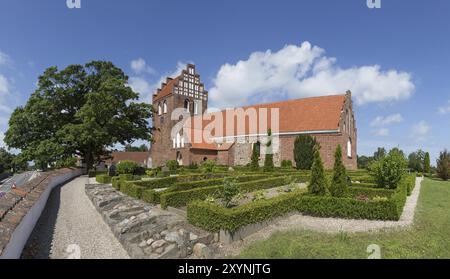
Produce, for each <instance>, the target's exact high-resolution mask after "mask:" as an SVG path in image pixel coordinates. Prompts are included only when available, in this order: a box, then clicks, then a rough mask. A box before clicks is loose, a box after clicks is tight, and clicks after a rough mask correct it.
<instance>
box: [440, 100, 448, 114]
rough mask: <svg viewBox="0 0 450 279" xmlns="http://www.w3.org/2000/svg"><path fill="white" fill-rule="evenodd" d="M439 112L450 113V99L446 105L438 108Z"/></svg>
mask: <svg viewBox="0 0 450 279" xmlns="http://www.w3.org/2000/svg"><path fill="white" fill-rule="evenodd" d="M438 113H439V114H442V115H444V114H449V113H450V101H448V103H447V104H446V106H443V107H440V108H439V110H438Z"/></svg>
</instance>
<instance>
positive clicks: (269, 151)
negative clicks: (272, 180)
mask: <svg viewBox="0 0 450 279" xmlns="http://www.w3.org/2000/svg"><path fill="white" fill-rule="evenodd" d="M267 138H268V139H267V143H266V156H265V158H264V171H265V172H270V171H273V169H274V165H273V147H272V130H271V129H269V130H268V131H267Z"/></svg>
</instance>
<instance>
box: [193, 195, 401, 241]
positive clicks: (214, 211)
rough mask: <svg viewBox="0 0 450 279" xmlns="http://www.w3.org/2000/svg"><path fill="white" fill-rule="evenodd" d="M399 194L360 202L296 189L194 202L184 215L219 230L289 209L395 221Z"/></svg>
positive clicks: (199, 223)
mask: <svg viewBox="0 0 450 279" xmlns="http://www.w3.org/2000/svg"><path fill="white" fill-rule="evenodd" d="M396 194H397V192H396ZM401 194H402V193H399V194H398V196H396V197H394V195H395V194H393V195H392V198H391V199H388V200H386V199H385V198H384V197H382V198H381V199H380V198H378V199H376V196H374V198H375V200H369V201H360V200H356V199H354V198H336V197H331V196H313V195H309V194H304V193H303V192H302V191H298V190H297V191H295V192H292V193H289V194H284V195H280V196H277V197H275V198H271V199H267V200H259V201H255V202H252V203H248V204H245V205H242V206H239V207H235V208H231V209H228V208H224V207H222V206H219V205H217V204H211V203H208V202H205V201H193V202H191V203H189V205H188V209H187V218H188V221H189V222H190V223H191V224H193V225H195V226H198V227H201V228H203V229H205V230H207V231H212V232H218V231H219V230H226V231H230V232H235V231H236V230H238V229H239V228H241V227H243V226H246V225H249V224H255V223H259V222H262V221H267V220H270V219H273V218H275V217H278V216H282V215H284V214H287V213H290V212H302V213H305V214H308V215H312V216H320V217H340V218H351V219H371V220H398V219H399V218H400V215H401V212H402V210H399V208H401V207H402V201H403V200H406V192H404V193H403V196H402V195H401ZM378 197H379V196H378ZM402 197H404V198H405V199H402ZM403 205H404V202H403Z"/></svg>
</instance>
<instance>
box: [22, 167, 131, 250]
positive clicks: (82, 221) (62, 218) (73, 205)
mask: <svg viewBox="0 0 450 279" xmlns="http://www.w3.org/2000/svg"><path fill="white" fill-rule="evenodd" d="M87 182H88V178H87V177H86V176H84V177H79V178H76V179H75V180H73V181H71V182H69V183H67V184H65V185H64V186H62V187H58V188H55V189H54V190H53V191H52V193H51V195H50V197H49V200H48V202H47V206H46V208H45V210H44V212H43V214H42V216H41V218H40V220H39V222H38V224H37V225H36V227H35V229H34V231H33V234H32V236H31V237H30V239H29V241H28V244H27V247H26V248H25V251H24V257H27V258H29V257H32V258H51V259H61V258H82V259H114V258H120V259H123V258H129V256H128V254H127V252H126V251H125V250H124V249H123V248H122V245H121V244H120V243H119V242H118V240H117V239H116V238H115V237H114V235H113V233H112V232H111V230H110V229H109V227H108V226H107V225H106V223H105V222H104V221H103V219H102V217H101V215H100V214H99V213H98V212H97V210H96V209H95V207H94V206H93V205H92V203H91V202H90V200H89V199H88V197H87V196H86V194H85V191H84V188H85V184H86V183H87Z"/></svg>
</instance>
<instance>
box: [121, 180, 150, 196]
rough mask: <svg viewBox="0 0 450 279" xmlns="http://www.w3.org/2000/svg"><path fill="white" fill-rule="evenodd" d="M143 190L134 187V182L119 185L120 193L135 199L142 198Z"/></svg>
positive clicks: (136, 186) (142, 188) (139, 187)
mask: <svg viewBox="0 0 450 279" xmlns="http://www.w3.org/2000/svg"><path fill="white" fill-rule="evenodd" d="M144 190H145V188H144V187H141V186H138V185H136V184H135V183H134V181H124V182H121V183H120V191H121V192H122V193H124V194H126V195H128V196H130V197H133V198H136V199H140V198H141V197H142V192H143V191H144Z"/></svg>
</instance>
